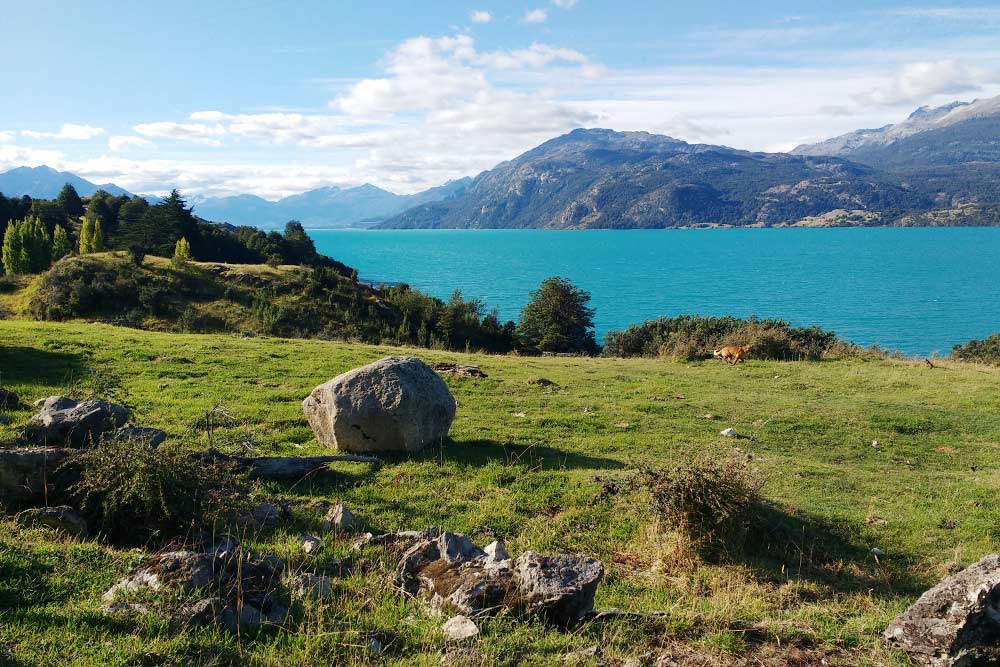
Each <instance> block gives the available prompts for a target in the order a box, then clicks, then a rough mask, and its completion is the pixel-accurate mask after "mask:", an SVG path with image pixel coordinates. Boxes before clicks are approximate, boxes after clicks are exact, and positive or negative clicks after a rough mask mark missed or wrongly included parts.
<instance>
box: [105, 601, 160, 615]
mask: <svg viewBox="0 0 1000 667" xmlns="http://www.w3.org/2000/svg"><path fill="white" fill-rule="evenodd" d="M100 612H101V613H102V614H107V615H109V616H110V615H113V614H130V615H131V614H134V615H141V614H148V613H149V607H147V606H146V605H144V604H140V603H138V602H118V601H116V602H108V603H107V604H105V605H104V606H102V607H101V609H100Z"/></svg>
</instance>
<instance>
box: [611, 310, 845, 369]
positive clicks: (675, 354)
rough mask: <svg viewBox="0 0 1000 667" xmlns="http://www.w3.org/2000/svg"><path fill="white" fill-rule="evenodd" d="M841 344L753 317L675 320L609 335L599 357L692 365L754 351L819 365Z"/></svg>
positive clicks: (815, 331) (814, 331) (820, 333)
mask: <svg viewBox="0 0 1000 667" xmlns="http://www.w3.org/2000/svg"><path fill="white" fill-rule="evenodd" d="M838 344H839V345H840V346H847V347H852V346H850V344H846V343H843V341H840V340H839V339H838V338H837V336H836V334H835V333H833V332H832V331H825V330H823V329H821V328H819V327H815V326H813V327H793V326H791V325H790V324H788V322H785V321H783V320H774V319H768V320H762V319H759V318H757V317H753V316H751V317H749V318H747V319H743V318H738V317H704V316H701V315H679V316H677V317H660V318H658V319H655V320H647V321H646V322H643V323H642V324H632V325H629V327H628V328H626V329H624V330H622V331H609V332H608V333H607V335H606V336H605V338H604V354H605V356H610V357H657V356H660V357H670V358H673V359H681V360H687V361H693V360H696V359H705V358H707V357H710V356H712V351H713V350H716V349H718V348H720V347H722V346H724V345H753V352H752V355H753V356H754V357H757V358H759V359H781V360H793V359H820V358H822V357H823V356H824V355H825V354H827V353H828V352H829V351H831V350H832V349H834V348H835V346H837V345H838Z"/></svg>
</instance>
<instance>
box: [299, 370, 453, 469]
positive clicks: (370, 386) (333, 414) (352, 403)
mask: <svg viewBox="0 0 1000 667" xmlns="http://www.w3.org/2000/svg"><path fill="white" fill-rule="evenodd" d="M302 408H303V411H304V412H305V415H306V418H307V419H308V420H309V425H310V426H311V427H312V429H313V432H314V433H315V434H316V438H317V439H318V440H319V441H320V442H321V443H322V444H324V445H326V446H327V447H332V448H336V449H339V450H341V451H345V452H355V453H365V452H393V451H397V452H398V451H405V452H418V451H420V450H421V449H423V448H424V447H426V446H427V445H429V444H431V443H434V442H439V441H441V440H442V439H444V438H445V437H446V436H447V435H448V429H449V428H450V427H451V422H452V420H453V419H454V418H455V409H456V403H455V398H454V397H453V396H452V395H451V393H450V392H449V391H448V386H447V385H446V384H445V383H444V380H442V379H441V378H440V377H439V376H438V374H437V373H435V372H434V371H433V370H431V369H430V367H428V366H427V364H425V363H424V362H422V361H420V360H419V359H417V358H416V357H386V358H385V359H382V360H380V361H376V362H375V363H372V364H368V365H367V366H362V367H361V368H355V369H354V370H352V371H348V372H347V373H344V374H343V375H339V376H337V377H335V378H334V379H332V380H330V381H329V382H326V383H324V384H321V385H319V386H318V387H316V388H315V389H313V391H312V393H311V394H310V395H309V396H308V397H307V398H306V399H305V400H304V401H303V402H302Z"/></svg>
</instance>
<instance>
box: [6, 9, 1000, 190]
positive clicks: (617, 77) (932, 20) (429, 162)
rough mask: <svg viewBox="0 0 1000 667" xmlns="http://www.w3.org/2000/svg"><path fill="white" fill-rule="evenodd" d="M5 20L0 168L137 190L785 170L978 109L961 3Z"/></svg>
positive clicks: (138, 12) (972, 42)
mask: <svg viewBox="0 0 1000 667" xmlns="http://www.w3.org/2000/svg"><path fill="white" fill-rule="evenodd" d="M12 4H13V5H14V6H9V7H6V8H5V10H4V18H5V21H4V22H5V25H6V28H7V29H6V30H5V44H4V48H3V50H2V51H3V55H0V80H2V81H3V88H4V90H5V91H6V93H7V94H6V95H5V96H4V97H5V102H6V103H5V104H2V105H0V169H6V168H10V167H13V166H19V165H37V164H49V165H51V166H54V167H57V168H60V169H67V170H71V171H74V172H77V173H79V174H81V175H83V176H85V177H87V178H90V179H91V180H95V181H100V182H105V181H113V182H115V183H117V184H119V185H121V186H123V187H126V188H128V189H130V190H132V191H136V192H150V193H159V192H163V191H165V190H169V189H170V188H171V187H174V186H178V187H180V188H181V189H182V190H183V191H185V192H187V193H189V194H192V195H223V194H235V193H243V192H252V193H256V194H260V195H262V196H265V197H268V198H277V197H280V196H283V195H288V194H291V193H294V192H299V191H302V190H306V189H310V188H313V187H317V186H320V185H328V184H338V185H354V184H358V183H362V182H371V183H374V184H375V185H378V186H381V187H384V188H387V189H389V190H393V191H396V192H413V191H416V190H419V189H422V188H425V187H428V186H432V185H437V184H440V183H442V182H444V181H446V180H448V179H451V178H457V177H461V176H466V175H474V174H476V173H478V172H479V171H482V170H483V169H488V168H490V167H492V166H494V165H495V164H496V163H497V162H499V161H502V160H505V159H510V158H512V157H514V156H516V155H517V154H519V153H520V152H522V151H524V150H526V149H528V148H531V147H533V146H535V145H537V144H538V143H540V142H542V141H544V140H546V139H548V138H551V137H553V136H557V135H559V134H562V133H564V132H566V131H568V130H570V129H572V128H574V127H580V126H586V127H610V128H613V129H617V130H647V131H650V132H658V133H665V134H670V135H672V136H675V137H677V138H680V139H685V140H687V141H691V142H704V143H718V144H726V145H730V146H735V147H738V148H747V149H754V150H787V149H789V148H791V147H793V146H795V145H796V144H798V143H802V142H809V141H816V140H819V139H823V138H827V137H829V136H832V135H835V134H839V133H843V132H846V131H850V130H853V129H857V128H860V127H877V126H880V125H883V124H885V123H889V122H896V121H899V120H902V119H903V118H905V117H906V115H908V114H909V112H910V111H912V110H913V109H914V108H916V107H917V106H920V105H924V104H932V105H933V104H941V103H945V102H948V101H951V100H954V99H962V100H971V99H973V98H976V97H989V96H994V95H997V94H1000V6H998V5H995V4H994V5H990V4H988V3H983V2H979V3H972V2H938V3H930V4H920V3H912V2H883V3H873V2H854V1H851V0H841V1H838V2H826V1H818V2H811V3H803V2H766V1H763V0H762V1H760V2H756V3H749V2H714V3H700V4H698V3H690V2H671V1H660V2H627V1H625V2H622V1H618V2H605V1H598V0H538V1H535V2H514V3H512V2H505V3H493V2H489V1H486V2H480V1H477V2H471V3H464V2H419V3H415V2H367V3H347V2H310V1H305V0H300V1H299V2H296V3H288V2H284V3H270V2H253V1H243V2H239V3H237V2H205V1H204V0H203V1H202V2H187V1H180V2H178V1H173V2H169V3H166V2H146V3H123V2H116V3H112V2H87V3H80V2H48V1H45V0H41V1H39V2H35V3H12Z"/></svg>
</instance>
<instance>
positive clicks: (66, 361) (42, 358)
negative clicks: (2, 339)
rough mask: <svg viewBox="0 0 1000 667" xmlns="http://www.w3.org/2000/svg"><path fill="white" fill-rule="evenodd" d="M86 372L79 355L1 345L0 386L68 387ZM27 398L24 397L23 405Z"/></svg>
mask: <svg viewBox="0 0 1000 667" xmlns="http://www.w3.org/2000/svg"><path fill="white" fill-rule="evenodd" d="M84 369H85V365H84V359H83V357H82V356H81V355H80V354H76V353H71V352H57V351H52V350H40V349H38V348H34V347H17V346H13V347H11V346H6V345H0V385H2V386H10V385H19V384H44V385H50V386H51V385H61V384H66V383H67V382H68V381H69V379H70V378H73V377H79V376H80V375H81V374H82V373H83V371H84ZM24 398H25V397H23V396H22V397H21V399H22V401H23V400H24Z"/></svg>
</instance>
